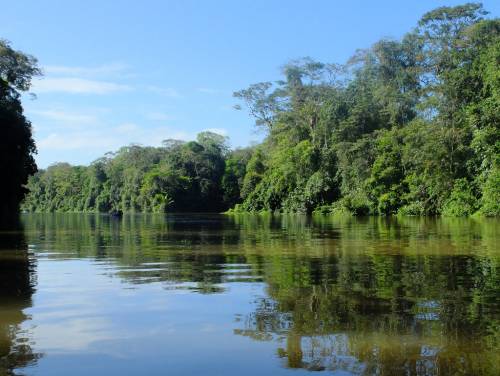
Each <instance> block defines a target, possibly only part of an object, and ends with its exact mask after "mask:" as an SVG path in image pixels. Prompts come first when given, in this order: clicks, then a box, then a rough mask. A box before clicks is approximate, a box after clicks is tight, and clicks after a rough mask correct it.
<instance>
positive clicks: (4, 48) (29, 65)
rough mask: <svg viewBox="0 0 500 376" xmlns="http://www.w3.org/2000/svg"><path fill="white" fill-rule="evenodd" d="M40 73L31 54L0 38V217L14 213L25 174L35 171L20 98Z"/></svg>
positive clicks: (27, 126) (17, 207) (27, 125)
mask: <svg viewBox="0 0 500 376" xmlns="http://www.w3.org/2000/svg"><path fill="white" fill-rule="evenodd" d="M40 73H41V72H40V70H39V68H38V66H37V61H36V59H35V58H34V57H32V56H30V55H26V54H24V53H22V52H20V51H15V50H14V49H12V47H11V46H10V44H9V43H8V42H7V41H4V40H0V126H1V128H2V137H1V138H0V175H1V176H2V177H3V180H2V184H0V195H1V197H2V201H1V203H0V219H3V218H6V217H9V216H11V215H12V214H14V213H17V211H18V209H19V204H20V202H21V201H22V199H23V198H24V196H25V194H26V189H25V187H24V185H25V184H26V182H27V179H28V176H29V175H31V174H33V173H34V172H35V171H36V164H35V161H34V158H33V154H35V153H36V147H35V143H34V141H33V138H32V135H31V123H30V122H29V121H28V119H26V117H25V116H24V114H23V108H22V105H21V99H20V97H21V92H23V91H27V90H29V88H30V86H31V79H32V77H33V76H36V75H39V74H40Z"/></svg>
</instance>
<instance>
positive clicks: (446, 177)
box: [24, 3, 500, 216]
mask: <svg viewBox="0 0 500 376" xmlns="http://www.w3.org/2000/svg"><path fill="white" fill-rule="evenodd" d="M485 15H486V12H485V11H484V10H483V9H482V6H481V5H479V4H470V3H469V4H465V5H463V6H457V7H441V8H438V9H435V10H433V11H431V12H428V13H426V14H425V15H424V16H423V17H422V18H421V20H420V21H419V23H418V26H417V27H416V28H415V29H413V30H412V31H410V32H409V33H407V34H406V35H405V36H404V37H403V38H402V39H401V40H389V39H383V40H381V41H379V42H377V43H375V44H374V45H373V46H372V47H371V48H369V49H366V50H358V51H357V52H356V53H355V55H354V56H353V57H352V58H351V59H350V60H349V61H348V62H347V63H346V64H344V65H335V64H324V63H319V62H316V61H313V60H311V59H309V58H305V59H302V60H298V61H294V62H291V63H289V64H287V65H286V66H284V68H283V76H284V77H283V80H280V81H277V82H274V83H271V82H263V83H258V84H254V85H251V86H250V87H249V88H248V89H245V90H241V91H239V92H237V93H235V97H236V98H238V99H241V100H242V101H243V102H244V104H245V105H246V106H247V107H248V109H249V111H250V113H251V115H252V116H254V117H255V119H256V124H257V126H259V127H262V128H263V129H264V130H265V132H266V138H265V140H264V142H263V143H262V144H260V145H258V146H256V147H254V148H251V149H245V150H237V151H233V152H231V151H229V150H228V149H227V147H226V146H225V140H224V139H223V138H222V137H220V136H218V135H215V134H211V133H203V134H201V135H200V136H199V138H198V140H197V141H196V142H188V143H182V142H179V141H171V142H167V143H166V144H165V145H164V147H162V148H150V147H139V146H130V147H127V148H123V149H121V150H120V151H119V152H118V153H116V154H114V155H109V156H106V157H105V158H103V159H100V160H98V161H96V162H95V163H93V164H92V165H91V166H89V167H71V166H69V165H66V164H59V165H55V166H52V167H50V168H48V169H47V170H46V171H43V172H40V173H39V174H37V175H35V176H34V177H33V178H32V179H31V181H30V182H29V185H28V186H29V188H30V191H31V193H30V195H29V197H28V198H27V200H26V201H25V204H24V209H25V210H29V211H134V210H138V211H154V212H162V211H166V210H170V211H193V210H207V211H213V210H217V211H219V210H224V209H226V208H229V207H233V206H234V209H233V211H236V212H238V211H280V212H308V213H309V212H313V211H316V212H322V213H335V212H350V213H353V214H358V215H363V214H381V215H390V214H396V213H398V214H405V215H434V214H443V215H450V216H468V215H472V214H474V213H480V214H482V215H485V216H497V215H500V140H499V135H500V133H499V120H500V119H499V116H500V115H499V114H500V69H499V62H500V20H499V19H485V18H484V16H485Z"/></svg>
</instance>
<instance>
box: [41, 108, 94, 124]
mask: <svg viewBox="0 0 500 376" xmlns="http://www.w3.org/2000/svg"><path fill="white" fill-rule="evenodd" d="M31 113H33V114H35V115H38V116H41V117H43V118H46V119H49V120H53V121H56V122H60V123H77V124H94V123H96V122H97V117H96V116H94V115H87V114H81V113H76V112H68V111H64V110H36V111H31Z"/></svg>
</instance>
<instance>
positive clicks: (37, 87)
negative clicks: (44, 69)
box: [33, 77, 132, 95]
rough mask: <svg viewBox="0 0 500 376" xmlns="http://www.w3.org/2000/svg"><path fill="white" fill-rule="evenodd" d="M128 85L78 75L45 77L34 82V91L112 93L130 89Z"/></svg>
mask: <svg viewBox="0 0 500 376" xmlns="http://www.w3.org/2000/svg"><path fill="white" fill-rule="evenodd" d="M130 90H132V88H131V87H130V86H128V85H122V84H117V83H114V82H107V81H98V80H90V79H85V78H76V77H62V78H45V79H43V80H39V81H35V82H34V83H33V92H34V93H51V92H56V93H70V94H99V95H102V94H110V93H116V92H123V91H130Z"/></svg>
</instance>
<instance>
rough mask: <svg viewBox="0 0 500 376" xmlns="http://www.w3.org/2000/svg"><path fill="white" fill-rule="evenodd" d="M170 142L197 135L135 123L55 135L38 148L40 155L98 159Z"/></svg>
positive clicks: (38, 141) (41, 139)
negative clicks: (89, 155) (77, 154)
mask: <svg viewBox="0 0 500 376" xmlns="http://www.w3.org/2000/svg"><path fill="white" fill-rule="evenodd" d="M169 138H173V139H179V140H191V139H193V138H194V135H193V134H190V133H188V132H183V131H177V130H175V129H172V128H170V127H141V126H139V125H138V124H135V123H122V124H118V125H115V126H111V127H103V128H90V129H76V130H70V131H69V132H68V130H65V131H64V132H62V131H61V132H52V133H50V134H48V135H47V136H45V137H42V138H40V139H39V140H37V146H38V149H39V150H40V151H41V152H43V151H48V150H50V151H57V150H66V151H69V150H72V151H79V150H80V151H81V150H85V151H87V152H88V151H92V152H94V153H95V154H96V158H97V157H98V156H99V155H102V154H104V153H105V152H107V151H110V150H117V149H118V148H120V147H122V146H125V145H129V144H131V143H138V144H142V145H152V146H159V145H161V142H162V141H163V140H166V139H169Z"/></svg>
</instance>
